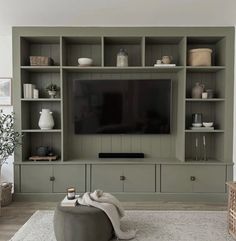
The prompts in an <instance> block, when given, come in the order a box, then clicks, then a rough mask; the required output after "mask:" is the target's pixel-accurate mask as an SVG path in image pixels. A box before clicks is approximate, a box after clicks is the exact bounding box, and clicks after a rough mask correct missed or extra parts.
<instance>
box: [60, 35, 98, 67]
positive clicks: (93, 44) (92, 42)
mask: <svg viewBox="0 0 236 241" xmlns="http://www.w3.org/2000/svg"><path fill="white" fill-rule="evenodd" d="M78 58H91V59H93V64H92V65H93V66H101V65H102V38H101V37H63V39H62V62H63V66H78V65H79V64H78Z"/></svg>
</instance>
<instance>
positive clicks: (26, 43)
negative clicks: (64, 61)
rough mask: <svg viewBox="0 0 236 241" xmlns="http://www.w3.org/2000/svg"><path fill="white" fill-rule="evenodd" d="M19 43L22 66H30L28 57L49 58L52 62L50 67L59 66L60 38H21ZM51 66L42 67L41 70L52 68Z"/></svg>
mask: <svg viewBox="0 0 236 241" xmlns="http://www.w3.org/2000/svg"><path fill="white" fill-rule="evenodd" d="M20 42H21V55H20V57H21V58H20V60H21V65H22V66H30V65H31V64H32V63H31V62H30V56H45V57H49V58H51V59H52V60H53V62H52V63H51V66H59V65H60V37H37V36H34V37H21V39H20ZM51 66H50V67H48V66H44V67H43V68H54V67H51ZM34 67H35V66H34ZM34 67H32V68H34ZM37 67H38V66H36V68H37ZM39 68H40V67H39Z"/></svg>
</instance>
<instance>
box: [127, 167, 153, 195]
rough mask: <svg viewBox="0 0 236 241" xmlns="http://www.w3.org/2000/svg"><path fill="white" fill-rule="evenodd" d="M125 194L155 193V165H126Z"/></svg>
mask: <svg viewBox="0 0 236 241" xmlns="http://www.w3.org/2000/svg"><path fill="white" fill-rule="evenodd" d="M124 177H125V180H124V192H155V165H124Z"/></svg>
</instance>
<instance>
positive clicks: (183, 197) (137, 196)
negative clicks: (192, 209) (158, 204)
mask: <svg viewBox="0 0 236 241" xmlns="http://www.w3.org/2000/svg"><path fill="white" fill-rule="evenodd" d="M112 194H113V195H114V196H116V197H117V198H118V199H119V200H120V201H126V202H127V201H136V202H151V201H166V202H213V203H219V202H220V203H226V202H227V194H226V193H112ZM63 197H65V193H15V194H14V195H13V199H14V200H15V201H33V202H37V201H40V202H43V201H45V202H50V201H51V202H57V201H60V200H62V199H63Z"/></svg>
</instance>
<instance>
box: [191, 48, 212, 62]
mask: <svg viewBox="0 0 236 241" xmlns="http://www.w3.org/2000/svg"><path fill="white" fill-rule="evenodd" d="M211 54H212V49H208V48H202V49H191V50H189V53H188V65H190V66H211Z"/></svg>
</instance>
